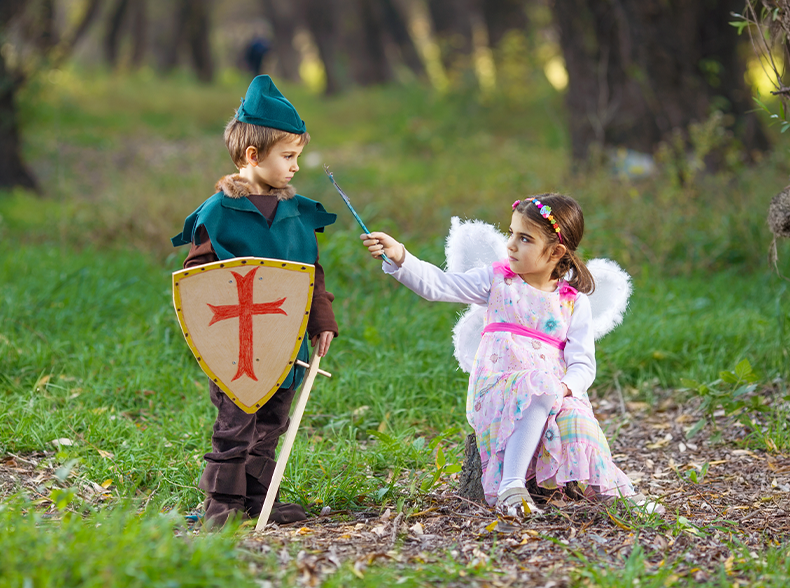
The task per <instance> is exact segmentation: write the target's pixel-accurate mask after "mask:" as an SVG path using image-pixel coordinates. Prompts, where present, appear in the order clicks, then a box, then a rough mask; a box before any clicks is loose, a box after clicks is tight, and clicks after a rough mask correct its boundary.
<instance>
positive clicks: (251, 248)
mask: <svg viewBox="0 0 790 588" xmlns="http://www.w3.org/2000/svg"><path fill="white" fill-rule="evenodd" d="M335 219H337V215H335V214H331V213H329V212H327V211H326V210H325V209H324V207H323V206H322V205H321V203H320V202H316V201H315V200H310V199H309V198H305V197H304V196H299V195H298V194H297V195H296V196H294V197H293V198H290V199H288V200H282V201H280V202H279V204H278V205H277V212H276V213H275V215H274V220H273V221H272V225H271V227H270V226H269V223H268V221H267V220H266V218H265V217H264V216H263V215H262V214H261V213H260V211H258V209H257V208H255V206H254V205H253V204H252V202H250V201H249V200H248V199H247V198H243V197H242V198H231V197H230V196H226V195H225V194H224V193H222V192H217V193H216V194H214V195H213V196H211V198H209V199H208V200H206V201H205V202H204V203H203V204H201V205H200V206H199V207H198V208H197V210H195V212H193V213H192V214H190V215H189V216H188V217H187V218H186V220H185V221H184V230H183V231H182V232H181V233H179V234H178V235H176V236H175V237H173V238H172V239H171V241H172V243H173V246H174V247H179V246H181V245H189V244H190V243H193V242H194V243H195V245H200V242H199V240H198V239H199V237H198V228H199V227H201V226H202V227H205V229H206V232H207V233H208V236H209V238H210V239H211V244H212V246H213V247H214V251H215V252H216V254H217V257H218V258H219V259H220V260H224V259H232V258H234V257H270V258H274V259H284V260H287V261H296V262H300V263H309V264H315V263H316V261H317V260H318V244H317V243H316V240H315V232H316V231H319V232H323V231H324V227H326V226H328V225H331V224H332V223H334V222H335ZM298 358H299V359H301V360H302V361H305V362H307V361H308V360H309V359H310V354H309V352H308V349H307V338H305V339H304V340H303V341H302V346H301V348H300V349H299V355H298ZM303 376H304V368H301V367H298V366H295V367H294V369H292V370H291V373H289V374H288V377H286V378H285V381H284V382H283V384H282V387H283V388H288V387H290V386H291V385H292V384H295V385H297V386H298V385H299V383H300V382H301V381H302V378H303ZM294 378H295V381H294Z"/></svg>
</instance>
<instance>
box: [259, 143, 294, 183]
mask: <svg viewBox="0 0 790 588" xmlns="http://www.w3.org/2000/svg"><path fill="white" fill-rule="evenodd" d="M303 148H304V146H303V145H299V138H298V137H294V138H292V139H283V140H282V141H278V142H277V143H275V145H274V147H272V149H271V151H269V154H268V155H267V156H266V157H264V158H263V159H262V160H259V161H258V165H257V167H255V166H251V169H250V171H251V172H252V174H253V176H254V177H255V179H256V180H257V181H258V182H259V183H262V184H266V185H267V186H271V187H272V188H285V187H286V186H287V185H288V182H290V181H291V179H292V178H293V177H294V174H295V173H296V172H298V171H299V165H298V164H297V163H296V161H297V159H299V156H300V155H301V154H302V149H303Z"/></svg>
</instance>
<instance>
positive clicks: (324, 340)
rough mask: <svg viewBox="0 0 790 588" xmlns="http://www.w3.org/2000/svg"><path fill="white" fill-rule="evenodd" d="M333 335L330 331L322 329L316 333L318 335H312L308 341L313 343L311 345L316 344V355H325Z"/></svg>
mask: <svg viewBox="0 0 790 588" xmlns="http://www.w3.org/2000/svg"><path fill="white" fill-rule="evenodd" d="M334 337H335V334H334V333H333V332H332V331H322V332H320V333H318V335H313V338H312V339H310V343H312V344H313V347H315V346H316V345H317V346H318V357H324V356H325V355H326V353H327V351H329V346H330V345H331V344H332V339H334Z"/></svg>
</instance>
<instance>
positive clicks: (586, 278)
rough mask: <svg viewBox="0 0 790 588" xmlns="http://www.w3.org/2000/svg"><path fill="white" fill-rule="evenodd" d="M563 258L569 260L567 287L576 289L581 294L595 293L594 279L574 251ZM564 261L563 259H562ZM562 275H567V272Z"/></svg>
mask: <svg viewBox="0 0 790 588" xmlns="http://www.w3.org/2000/svg"><path fill="white" fill-rule="evenodd" d="M565 258H568V259H569V262H570V263H569V265H570V268H569V269H570V276H569V277H568V285H569V286H571V287H573V288H576V289H577V290H578V291H579V292H581V293H582V294H592V293H593V292H594V291H595V279H594V278H593V275H592V273H590V270H589V269H587V266H586V265H585V264H584V262H583V261H582V260H581V259H579V257H578V256H577V255H576V252H575V251H570V250H569V251H568V252H567V253H566V254H565ZM563 259H564V258H563ZM562 275H567V272H566V273H565V274H562Z"/></svg>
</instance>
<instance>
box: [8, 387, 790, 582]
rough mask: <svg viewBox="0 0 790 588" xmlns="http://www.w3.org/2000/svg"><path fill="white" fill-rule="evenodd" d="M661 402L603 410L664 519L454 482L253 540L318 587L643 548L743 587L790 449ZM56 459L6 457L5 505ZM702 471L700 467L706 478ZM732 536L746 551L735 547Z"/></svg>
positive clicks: (549, 572)
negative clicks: (488, 494) (526, 501)
mask: <svg viewBox="0 0 790 588" xmlns="http://www.w3.org/2000/svg"><path fill="white" fill-rule="evenodd" d="M648 408H649V407H647V406H646V405H640V404H638V403H631V404H628V405H627V406H626V405H617V404H615V403H611V402H607V401H605V400H604V401H600V402H598V403H597V405H596V412H597V413H598V416H599V418H600V420H601V423H602V425H603V426H604V427H605V428H606V429H607V430H608V431H609V436H610V438H612V441H611V446H612V452H613V454H614V458H615V461H616V462H617V463H618V465H619V466H620V467H621V468H622V469H623V470H624V471H625V472H626V473H627V474H628V475H629V476H630V477H631V479H632V480H633V481H634V482H635V484H636V485H637V487H638V490H639V491H640V492H642V493H644V494H645V495H648V496H650V497H651V498H653V499H655V500H657V501H658V502H659V503H660V504H662V505H664V507H665V509H666V510H665V512H664V513H663V514H662V515H655V514H653V515H646V514H644V513H643V512H640V511H638V510H637V509H631V508H629V507H627V506H626V505H623V504H620V505H617V506H615V507H609V508H606V507H605V506H604V505H602V504H600V503H591V502H589V501H586V500H576V501H575V500H571V499H569V498H568V497H565V496H563V495H561V494H554V495H552V496H548V497H537V498H536V501H537V502H538V504H539V505H541V504H542V505H545V509H544V510H545V512H544V514H542V515H536V516H532V517H530V518H529V519H526V520H518V519H511V518H503V517H497V516H496V514H495V513H494V512H493V509H491V508H489V507H487V506H484V505H480V504H476V503H473V502H471V501H469V500H466V499H464V498H461V497H459V496H458V495H457V494H455V493H454V492H455V486H454V485H453V483H452V480H451V481H450V483H449V484H445V485H443V486H440V487H439V488H438V489H437V490H435V491H434V492H432V493H431V494H430V495H428V496H423V497H421V501H420V504H419V510H418V512H412V513H411V514H409V515H408V516H404V514H403V513H395V512H392V511H391V510H385V512H383V513H381V512H379V511H367V512H330V513H329V514H326V515H324V516H320V517H316V518H311V519H309V520H308V521H305V522H302V523H294V524H292V525H282V526H277V525H274V524H270V525H269V526H268V527H267V528H266V529H265V530H264V531H263V532H261V533H254V532H250V534H249V535H247V536H246V537H245V538H244V539H243V540H242V543H241V547H242V548H243V549H246V550H248V551H251V552H256V553H275V554H277V556H278V557H279V559H280V560H281V562H282V563H283V564H288V565H284V566H283V568H284V569H291V570H292V569H293V566H296V569H297V570H298V572H299V581H300V583H301V584H303V585H306V586H315V585H318V584H319V583H320V582H321V580H322V579H324V578H325V577H327V576H328V575H331V574H332V573H333V572H335V571H336V570H337V569H338V568H339V567H340V566H341V565H343V564H344V563H345V562H348V563H349V564H350V565H351V566H353V569H354V571H355V573H358V574H359V575H364V573H365V570H366V569H367V568H368V567H369V566H371V565H374V562H377V563H380V564H383V565H387V566H396V567H398V566H403V567H404V568H406V567H412V566H414V565H415V564H423V563H431V562H443V561H448V560H451V561H453V562H454V563H455V565H457V566H469V567H470V568H474V567H475V566H476V565H479V564H490V565H492V566H493V567H494V568H495V569H496V570H498V573H497V574H496V575H495V576H494V577H491V575H490V574H487V575H486V579H485V580H482V579H479V578H475V577H472V576H473V575H472V574H470V576H469V577H467V578H464V579H463V583H462V584H461V583H459V585H464V586H522V585H523V586H527V585H540V586H566V585H568V584H569V583H570V581H571V580H572V578H573V569H574V568H578V567H579V566H580V565H581V562H582V561H584V560H587V561H589V562H593V563H599V564H601V565H612V566H621V565H622V562H623V561H624V559H626V558H627V557H628V556H629V554H631V553H632V550H633V549H634V546H635V544H636V543H637V542H638V543H639V545H641V548H642V549H643V551H644V554H645V559H646V561H647V565H648V569H651V567H656V566H659V565H671V566H672V568H673V569H672V573H673V574H675V575H676V576H677V577H678V578H681V577H688V578H691V579H693V580H694V581H696V582H702V581H705V580H708V579H712V577H713V574H714V573H716V570H719V569H721V567H722V566H724V569H726V570H728V571H731V572H732V576H731V577H730V580H731V581H732V582H735V581H738V580H739V578H738V571H737V565H735V566H733V564H737V562H738V560H739V558H741V557H743V556H744V553H745V554H748V553H749V552H750V551H751V552H754V553H759V552H760V551H762V550H764V549H765V548H766V547H768V546H771V545H774V546H775V545H779V544H782V543H784V544H787V541H788V537H790V455H787V454H783V453H781V452H772V453H765V452H760V451H751V450H748V449H742V448H740V447H741V445H740V444H739V440H740V439H741V438H742V437H743V434H744V430H743V428H741V427H739V426H732V425H731V426H728V427H727V428H726V429H725V430H724V438H723V440H722V441H720V442H719V443H716V444H710V443H708V442H707V441H706V440H705V439H707V438H708V437H709V435H707V431H703V432H702V433H700V434H699V435H697V436H696V437H694V438H693V439H692V440H691V441H689V440H687V439H686V437H685V432H686V431H687V430H688V429H689V427H690V426H691V425H692V424H693V423H694V422H696V420H697V418H698V415H695V414H694V411H693V409H690V408H688V407H685V408H684V407H682V406H665V407H663V408H659V409H658V410H656V409H652V410H650V411H648ZM50 458H51V454H50V455H47V454H33V455H26V456H19V455H13V454H9V455H5V456H2V457H0V499H2V498H3V497H5V496H7V495H8V494H10V493H11V492H14V491H16V490H18V489H19V487H20V485H21V486H23V487H25V488H27V489H28V491H29V492H30V493H31V494H32V495H33V496H35V495H36V494H40V493H41V489H40V486H41V484H42V483H43V481H45V480H47V479H51V478H52V476H53V473H54V472H53V470H52V468H51V467H50V466H48V465H47V464H48V463H50ZM706 463H707V464H708V465H707V472H706V473H705V475H704V477H703V476H702V471H703V469H704V467H705V466H704V464H706ZM691 472H697V478H696V479H697V482H696V483H694V482H693V481H692V480H693V477H694V474H692V473H691ZM456 476H457V475H456ZM107 493H108V491H107V490H106V489H104V488H102V487H101V486H99V485H98V484H95V483H91V482H86V483H83V484H82V486H81V494H83V497H84V498H85V499H89V500H91V501H93V502H98V501H101V500H103V499H104V498H105V497H106V496H107ZM42 497H43V496H42ZM409 506H412V507H414V506H415V505H408V504H407V505H406V507H407V508H406V509H405V512H409V509H408V507H409ZM250 528H252V527H250ZM731 541H734V542H737V543H739V544H740V545H742V546H743V547H744V550H743V552H742V551H741V550H736V551H735V552H733V551H731V549H730V547H729V546H728V542H731ZM293 553H297V555H296V556H295V557H294V556H292V555H291V554H293ZM459 582H460V580H459ZM272 585H274V584H273V583H272Z"/></svg>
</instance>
